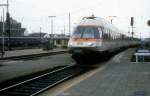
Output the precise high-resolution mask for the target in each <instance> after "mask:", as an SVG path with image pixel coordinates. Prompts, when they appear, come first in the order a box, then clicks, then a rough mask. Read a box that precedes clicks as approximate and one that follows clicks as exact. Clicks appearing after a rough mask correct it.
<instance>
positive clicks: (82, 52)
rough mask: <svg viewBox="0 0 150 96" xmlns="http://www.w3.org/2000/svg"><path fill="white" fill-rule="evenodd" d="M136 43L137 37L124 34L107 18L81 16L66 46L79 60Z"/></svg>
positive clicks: (137, 42) (137, 41) (74, 57)
mask: <svg viewBox="0 0 150 96" xmlns="http://www.w3.org/2000/svg"><path fill="white" fill-rule="evenodd" d="M138 44H139V40H138V39H136V38H131V37H129V36H126V35H125V34H123V33H122V32H121V31H120V30H118V29H117V28H116V27H115V26H114V25H113V24H111V23H109V22H108V21H107V20H105V19H103V18H97V17H94V16H91V17H85V18H83V19H82V21H81V22H80V23H79V24H78V25H77V26H76V28H75V30H74V32H73V35H72V36H71V38H70V40H69V43H68V48H69V50H70V52H71V53H72V57H73V59H75V60H76V61H77V62H81V61H82V60H83V59H84V60H85V59H88V57H90V58H92V57H94V58H96V57H98V55H99V54H100V55H102V54H103V53H105V54H106V53H110V52H113V51H115V50H118V49H120V48H125V47H129V46H134V45H138ZM90 58H89V59H90ZM98 59H101V58H98Z"/></svg>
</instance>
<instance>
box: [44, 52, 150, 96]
mask: <svg viewBox="0 0 150 96" xmlns="http://www.w3.org/2000/svg"><path fill="white" fill-rule="evenodd" d="M133 52H134V50H133V49H128V50H126V51H124V52H122V53H120V54H118V55H117V56H115V57H114V58H112V59H111V60H110V61H109V62H106V64H104V65H102V66H101V67H104V66H105V67H104V68H103V69H102V70H99V69H101V67H100V68H98V69H97V70H98V71H97V72H96V73H95V74H94V75H92V76H90V77H88V78H86V79H85V80H82V81H81V82H79V83H77V84H75V85H73V86H71V87H70V88H66V89H65V90H63V91H62V92H60V93H59V94H57V96H150V63H134V62H130V59H131V57H132V54H133ZM83 78H84V77H83ZM45 96H51V95H50V94H49V93H48V94H47V95H45Z"/></svg>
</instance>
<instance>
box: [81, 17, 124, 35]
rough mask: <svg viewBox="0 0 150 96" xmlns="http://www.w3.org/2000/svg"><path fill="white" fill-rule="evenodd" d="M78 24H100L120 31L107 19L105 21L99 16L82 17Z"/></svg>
mask: <svg viewBox="0 0 150 96" xmlns="http://www.w3.org/2000/svg"><path fill="white" fill-rule="evenodd" d="M78 26H102V27H104V28H108V29H110V30H112V31H115V32H118V33H120V32H121V31H120V30H119V29H118V28H117V27H115V26H114V25H113V24H111V23H110V22H109V21H107V20H106V19H104V18H100V17H84V18H83V19H82V20H81V21H80V22H79V24H78Z"/></svg>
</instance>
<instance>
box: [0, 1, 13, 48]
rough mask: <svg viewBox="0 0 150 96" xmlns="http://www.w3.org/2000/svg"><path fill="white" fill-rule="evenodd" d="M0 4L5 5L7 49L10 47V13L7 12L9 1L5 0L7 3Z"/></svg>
mask: <svg viewBox="0 0 150 96" xmlns="http://www.w3.org/2000/svg"><path fill="white" fill-rule="evenodd" d="M0 6H4V7H7V12H6V27H7V28H6V32H7V35H8V43H7V45H8V48H9V50H10V49H11V47H10V14H9V1H8V0H7V4H0Z"/></svg>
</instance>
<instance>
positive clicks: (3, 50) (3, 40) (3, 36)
mask: <svg viewBox="0 0 150 96" xmlns="http://www.w3.org/2000/svg"><path fill="white" fill-rule="evenodd" d="M2 21H3V31H2V57H3V56H4V55H5V35H4V33H5V20H4V8H3V20H2Z"/></svg>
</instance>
